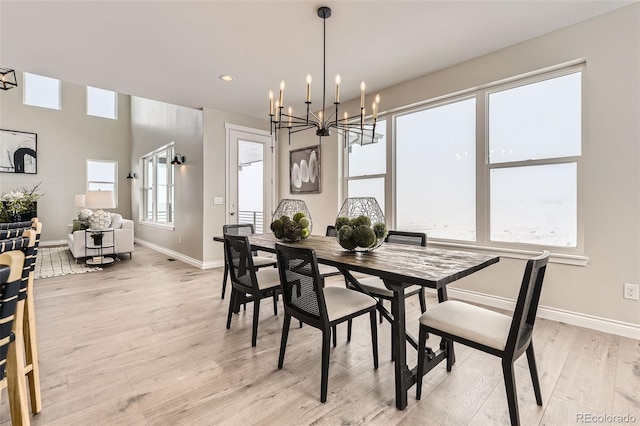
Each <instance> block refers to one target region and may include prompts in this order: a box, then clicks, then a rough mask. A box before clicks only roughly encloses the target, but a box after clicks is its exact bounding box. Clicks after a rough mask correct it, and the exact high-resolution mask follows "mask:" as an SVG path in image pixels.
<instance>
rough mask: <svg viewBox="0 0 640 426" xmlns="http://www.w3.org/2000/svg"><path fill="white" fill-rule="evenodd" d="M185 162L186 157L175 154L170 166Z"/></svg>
mask: <svg viewBox="0 0 640 426" xmlns="http://www.w3.org/2000/svg"><path fill="white" fill-rule="evenodd" d="M185 161H187V157H185V156H184V155H180V153H176V155H175V157H173V160H172V161H171V164H184V163H185Z"/></svg>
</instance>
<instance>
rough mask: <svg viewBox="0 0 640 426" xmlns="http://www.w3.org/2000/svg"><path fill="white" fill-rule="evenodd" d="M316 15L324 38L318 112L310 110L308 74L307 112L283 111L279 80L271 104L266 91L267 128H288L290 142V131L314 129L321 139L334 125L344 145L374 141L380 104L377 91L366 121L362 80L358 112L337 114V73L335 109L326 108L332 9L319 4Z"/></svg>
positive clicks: (289, 109) (281, 84) (376, 136)
mask: <svg viewBox="0 0 640 426" xmlns="http://www.w3.org/2000/svg"><path fill="white" fill-rule="evenodd" d="M318 16H319V17H320V18H322V21H323V37H322V38H323V41H322V44H323V46H322V48H323V51H322V109H320V110H319V111H318V113H317V115H316V114H315V113H314V112H313V111H311V75H307V79H306V81H307V96H306V100H305V104H306V115H304V116H299V115H294V114H293V109H292V108H291V107H290V106H289V107H288V109H287V112H284V111H283V109H284V87H285V83H284V80H282V81H281V82H280V95H279V97H278V99H277V100H276V101H275V104H274V97H273V91H269V118H270V121H271V125H270V131H271V134H272V135H273V134H275V136H276V139H277V138H278V132H279V131H282V129H286V130H288V133H289V145H291V134H292V133H297V132H302V131H305V130H309V129H314V128H315V129H316V135H317V136H318V137H319V138H320V140H322V137H323V136H330V135H331V129H336V130H337V131H338V133H339V134H341V135H342V136H343V138H344V141H345V145H346V144H347V143H348V144H349V145H352V144H353V143H359V144H360V145H365V144H369V143H374V142H377V140H378V138H379V137H381V135H379V134H376V132H375V129H376V120H377V118H378V106H379V104H380V95H376V96H375V100H374V102H373V103H372V104H371V118H372V122H371V123H365V113H366V109H365V106H364V103H365V88H366V86H365V84H364V81H363V82H362V83H360V113H359V114H358V115H353V116H349V113H348V112H347V111H343V117H342V118H339V112H340V111H339V109H340V74H338V75H336V79H335V82H336V91H335V100H334V102H333V105H334V109H333V111H331V112H330V114H327V113H326V112H325V111H327V110H326V102H325V101H326V93H325V92H326V73H327V19H328V18H329V17H330V16H331V9H330V8H329V7H326V6H322V7H320V8H319V9H318Z"/></svg>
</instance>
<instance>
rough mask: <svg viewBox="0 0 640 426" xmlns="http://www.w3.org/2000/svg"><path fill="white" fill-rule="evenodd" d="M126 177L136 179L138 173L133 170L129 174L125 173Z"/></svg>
mask: <svg viewBox="0 0 640 426" xmlns="http://www.w3.org/2000/svg"><path fill="white" fill-rule="evenodd" d="M127 179H138V175H137V174H135V173H134V172H129V174H128V175H127Z"/></svg>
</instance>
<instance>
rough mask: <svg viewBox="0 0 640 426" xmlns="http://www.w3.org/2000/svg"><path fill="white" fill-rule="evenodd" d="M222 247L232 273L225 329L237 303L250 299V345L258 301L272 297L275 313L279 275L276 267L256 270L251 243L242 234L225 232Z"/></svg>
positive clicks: (254, 334)
mask: <svg viewBox="0 0 640 426" xmlns="http://www.w3.org/2000/svg"><path fill="white" fill-rule="evenodd" d="M224 248H225V252H226V253H227V261H226V263H227V264H228V266H229V272H230V273H231V300H229V314H228V316H227V329H229V328H231V317H232V316H233V313H234V312H236V311H237V309H238V307H239V306H240V304H246V303H247V302H253V327H252V332H251V346H255V345H256V342H257V338H258V319H259V317H260V301H261V300H262V299H265V298H267V297H273V314H274V315H278V293H279V291H280V276H279V275H278V270H277V269H275V268H265V269H261V270H257V269H256V268H255V266H254V263H253V259H254V258H255V256H253V255H252V253H251V245H250V244H249V240H248V238H247V237H246V236H245V235H228V234H227V235H225V236H224Z"/></svg>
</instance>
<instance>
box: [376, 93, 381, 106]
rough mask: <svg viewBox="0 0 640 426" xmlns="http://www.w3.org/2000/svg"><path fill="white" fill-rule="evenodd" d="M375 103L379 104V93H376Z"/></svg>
mask: <svg viewBox="0 0 640 426" xmlns="http://www.w3.org/2000/svg"><path fill="white" fill-rule="evenodd" d="M376 104H378V105H380V93H378V94H377V95H376Z"/></svg>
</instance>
